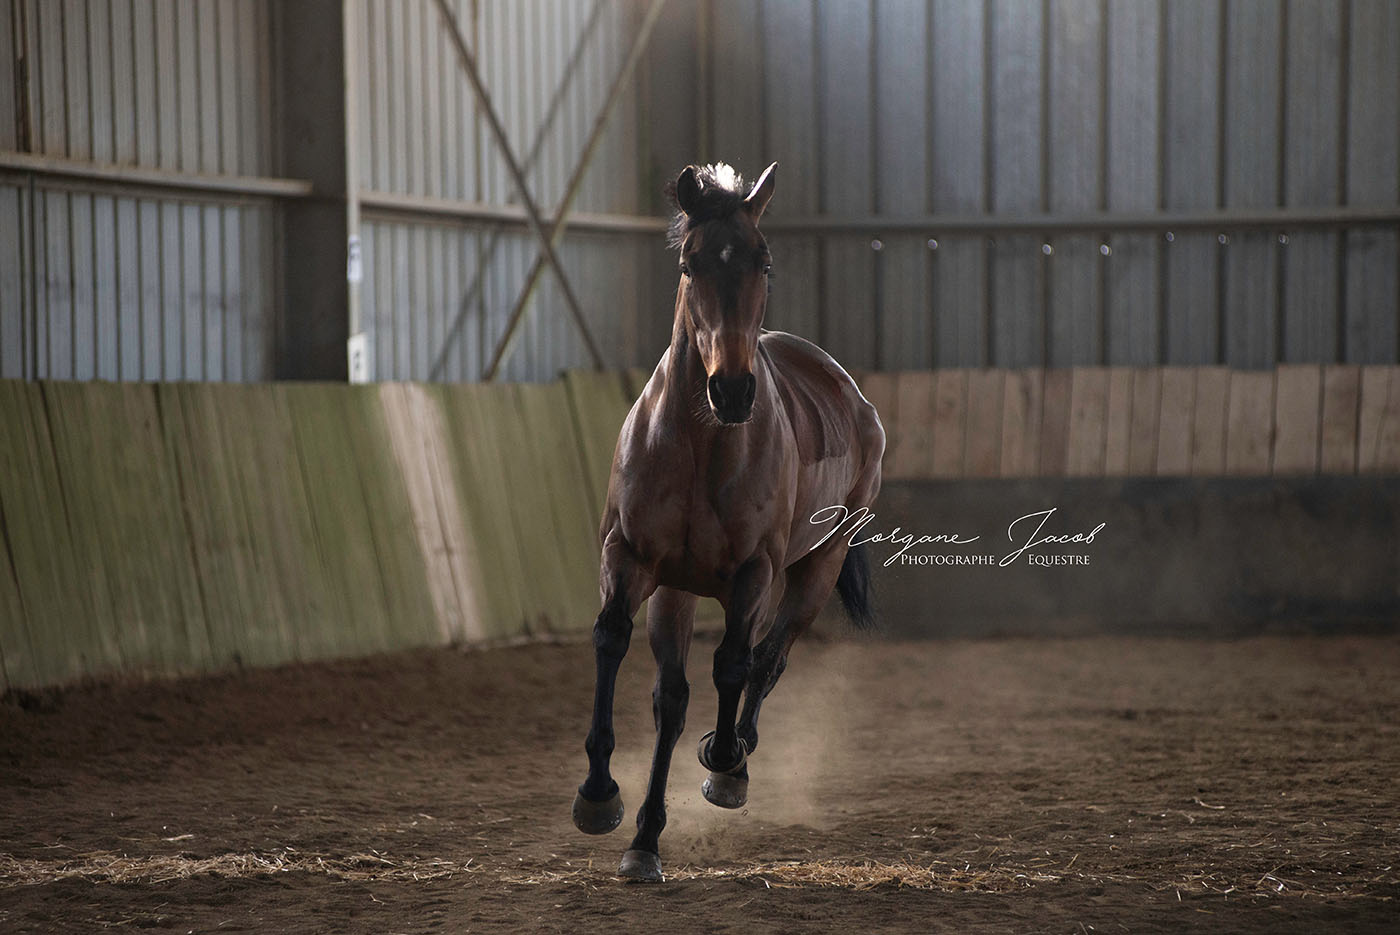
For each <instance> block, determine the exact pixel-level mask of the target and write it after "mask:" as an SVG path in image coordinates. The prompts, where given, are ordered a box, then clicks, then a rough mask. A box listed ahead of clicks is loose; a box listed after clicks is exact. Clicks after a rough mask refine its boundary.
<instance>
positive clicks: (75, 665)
mask: <svg viewBox="0 0 1400 935" xmlns="http://www.w3.org/2000/svg"><path fill="white" fill-rule="evenodd" d="M0 425H3V429H4V431H5V432H6V435H5V436H4V437H3V439H0V442H3V444H0V509H3V511H4V517H5V533H6V536H7V537H8V539H9V546H10V557H11V559H12V560H13V562H14V573H15V578H16V581H17V582H18V585H19V595H20V599H21V601H23V603H24V607H25V621H26V627H25V629H26V633H27V642H28V645H29V648H30V653H31V655H30V657H29V660H28V663H27V664H26V663H25V661H24V659H23V653H22V648H23V645H24V644H23V643H19V644H16V648H15V649H14V650H13V651H12V652H11V656H12V658H10V659H9V660H7V666H8V667H9V673H10V681H11V684H16V685H19V686H20V687H23V686H24V683H25V681H26V680H27V679H32V681H29V682H28V684H30V685H35V686H38V685H61V684H64V683H68V682H72V681H76V680H77V679H79V678H82V677H83V676H85V675H88V674H89V673H93V672H104V671H117V670H119V669H120V668H121V654H120V652H119V651H118V648H117V642H116V637H115V634H114V632H113V628H112V626H111V605H110V603H109V602H107V601H106V592H105V586H104V583H103V581H102V578H101V575H100V573H99V570H98V569H95V568H93V567H92V566H91V565H88V564H85V563H84V562H83V561H82V560H81V559H80V557H79V551H78V549H77V547H76V546H75V543H74V540H73V534H72V530H71V529H70V527H69V524H68V518H67V509H66V507H65V504H64V500H63V493H62V489H61V487H60V479H59V461H58V459H57V456H56V453H55V449H54V444H53V439H52V435H51V432H50V430H49V423H48V413H47V403H46V400H45V398H44V385H43V384H39V383H20V382H17V381H0ZM99 597H100V598H101V599H102V603H101V604H98V603H97V599H98V598H99ZM26 673H27V674H26Z"/></svg>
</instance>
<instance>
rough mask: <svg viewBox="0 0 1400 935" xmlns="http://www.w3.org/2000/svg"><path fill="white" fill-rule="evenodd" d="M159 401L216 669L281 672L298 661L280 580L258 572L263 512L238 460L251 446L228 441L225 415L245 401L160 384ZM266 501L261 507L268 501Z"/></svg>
mask: <svg viewBox="0 0 1400 935" xmlns="http://www.w3.org/2000/svg"><path fill="white" fill-rule="evenodd" d="M235 389H241V388H235ZM157 393H158V399H159V403H160V409H161V414H162V428H163V441H164V449H165V453H166V459H167V463H168V464H169V465H170V471H171V473H172V475H173V476H174V478H175V481H176V484H177V486H178V490H179V499H180V504H181V507H182V512H183V514H184V517H185V522H186V527H187V529H186V537H187V539H188V546H187V550H188V552H189V554H190V555H191V556H192V558H193V563H194V574H195V577H196V579H197V581H198V584H199V594H200V599H201V604H202V607H203V611H204V620H205V627H206V639H207V640H208V643H209V658H208V661H207V665H208V667H210V668H214V669H220V668H227V667H231V666H244V665H273V664H276V663H279V662H286V661H288V660H289V659H292V658H295V652H294V649H293V647H292V646H290V645H288V641H286V640H283V639H280V638H279V636H280V631H279V624H280V622H281V618H282V616H283V611H282V609H281V607H280V606H278V605H277V603H276V602H275V600H274V599H273V593H274V592H273V591H272V590H271V588H270V587H269V585H271V584H272V583H273V581H274V579H273V578H272V577H271V576H266V575H263V574H261V573H260V570H259V568H258V567H257V554H258V553H257V545H256V544H255V541H254V538H253V534H252V531H251V529H250V528H249V520H250V519H251V518H252V515H253V514H254V513H255V512H259V511H254V510H250V509H248V505H247V504H245V503H244V501H243V490H242V489H240V487H239V484H238V481H237V476H236V471H235V467H234V462H233V459H234V457H235V454H234V453H235V451H238V450H239V449H240V448H241V447H242V446H243V445H245V444H246V439H245V438H244V437H242V436H240V435H233V436H227V435H226V433H225V425H224V422H225V414H226V413H229V411H230V410H231V409H233V408H234V407H235V406H236V405H237V400H238V396H239V394H238V393H236V392H235V393H230V392H227V391H226V388H224V387H221V386H219V385H217V384H212V383H174V384H171V383H166V384H160V385H159V386H158V387H157ZM238 428H241V426H238ZM262 430H263V428H262V427H259V428H258V429H257V431H262ZM255 495H258V494H255ZM258 497H259V499H258V500H255V501H253V502H259V501H261V496H260V495H258Z"/></svg>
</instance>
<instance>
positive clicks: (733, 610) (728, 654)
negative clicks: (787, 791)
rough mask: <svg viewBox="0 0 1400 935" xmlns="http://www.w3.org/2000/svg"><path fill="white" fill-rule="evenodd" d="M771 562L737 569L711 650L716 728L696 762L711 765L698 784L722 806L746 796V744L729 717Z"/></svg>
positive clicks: (748, 659)
mask: <svg viewBox="0 0 1400 935" xmlns="http://www.w3.org/2000/svg"><path fill="white" fill-rule="evenodd" d="M772 582H773V566H772V564H771V563H770V562H769V561H768V559H767V558H766V557H760V558H757V559H754V560H753V561H751V562H749V563H748V564H747V565H745V566H744V567H743V568H742V569H740V571H739V574H738V575H737V576H736V577H735V582H734V590H733V592H732V593H731V596H730V600H729V603H728V604H727V605H726V606H725V609H724V638H723V639H721V640H720V643H719V648H718V649H716V650H715V666H714V681H715V691H716V692H717V694H718V695H719V711H718V714H717V716H716V722H715V729H714V731H712V732H711V733H709V734H706V735H705V736H704V737H702V738H700V749H699V751H698V752H699V756H700V764H701V765H702V766H704V767H705V768H706V769H708V770H709V771H710V775H709V778H707V779H706V780H705V782H704V785H702V786H701V787H700V791H701V793H702V794H703V795H704V796H705V798H706V800H708V801H709V802H710V803H712V804H714V805H718V806H720V807H721V808H739V807H741V806H743V804H744V803H745V802H747V801H748V787H749V777H748V771H747V769H746V767H745V762H746V761H747V760H748V755H749V752H748V748H747V747H746V746H745V745H744V744H743V742H742V741H740V739H739V736H738V734H737V732H736V730H735V725H734V718H735V715H737V714H738V712H739V696H740V695H741V694H743V691H744V685H745V683H747V681H748V678H749V671H750V669H751V668H752V666H753V646H752V642H753V633H754V627H755V626H756V625H757V623H758V618H759V615H760V614H761V613H762V612H763V609H764V606H765V605H766V604H767V602H768V592H769V587H770V586H771V585H772Z"/></svg>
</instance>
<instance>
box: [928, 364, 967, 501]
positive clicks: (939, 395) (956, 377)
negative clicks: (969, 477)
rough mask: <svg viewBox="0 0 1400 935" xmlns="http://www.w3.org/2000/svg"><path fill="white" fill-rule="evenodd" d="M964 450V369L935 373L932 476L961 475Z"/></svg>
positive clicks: (965, 405) (965, 438)
mask: <svg viewBox="0 0 1400 935" xmlns="http://www.w3.org/2000/svg"><path fill="white" fill-rule="evenodd" d="M966 451H967V371H965V370H939V371H937V372H936V373H935V374H934V396H933V460H932V464H931V465H930V471H929V476H930V477H932V478H947V477H961V476H962V472H963V463H964V461H965V460H966V457H965V453H966Z"/></svg>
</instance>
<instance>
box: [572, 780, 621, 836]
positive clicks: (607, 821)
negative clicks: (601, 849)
mask: <svg viewBox="0 0 1400 935" xmlns="http://www.w3.org/2000/svg"><path fill="white" fill-rule="evenodd" d="M620 824H622V792H621V790H614V791H613V794H612V798H610V799H608V800H607V801H606V802H594V801H591V800H589V799H585V798H584V797H583V790H582V787H580V789H579V792H578V794H577V795H575V796H574V827H576V828H578V830H580V831H582V832H583V833H584V834H607V833H608V832H609V831H611V830H613V829H614V828H616V827H617V826H618V825H620Z"/></svg>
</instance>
